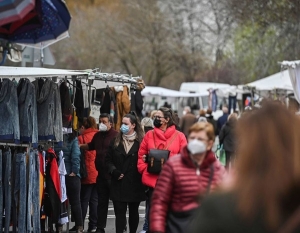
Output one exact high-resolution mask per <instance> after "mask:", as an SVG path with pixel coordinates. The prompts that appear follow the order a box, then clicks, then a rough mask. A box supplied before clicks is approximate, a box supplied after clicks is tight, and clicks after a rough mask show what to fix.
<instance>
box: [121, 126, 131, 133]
mask: <svg viewBox="0 0 300 233" xmlns="http://www.w3.org/2000/svg"><path fill="white" fill-rule="evenodd" d="M120 130H121V132H122V133H123V134H128V132H129V126H128V125H124V124H123V125H122V126H121V128H120Z"/></svg>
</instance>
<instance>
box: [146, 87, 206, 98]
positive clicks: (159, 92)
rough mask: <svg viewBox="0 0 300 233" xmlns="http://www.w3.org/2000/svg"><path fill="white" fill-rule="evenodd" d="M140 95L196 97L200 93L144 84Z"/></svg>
mask: <svg viewBox="0 0 300 233" xmlns="http://www.w3.org/2000/svg"><path fill="white" fill-rule="evenodd" d="M142 96H161V97H197V96H202V94H201V93H186V92H181V91H175V90H171V89H167V88H163V87H151V86H146V87H145V89H144V90H143V91H142Z"/></svg>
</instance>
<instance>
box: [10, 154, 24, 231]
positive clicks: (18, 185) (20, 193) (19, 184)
mask: <svg viewBox="0 0 300 233" xmlns="http://www.w3.org/2000/svg"><path fill="white" fill-rule="evenodd" d="M14 175H15V179H14V180H15V182H14V191H13V195H14V200H15V203H16V207H17V208H18V210H17V215H18V217H17V219H18V232H26V203H27V202H26V196H27V193H26V191H27V190H26V183H27V182H26V155H25V153H18V154H16V155H15V170H14Z"/></svg>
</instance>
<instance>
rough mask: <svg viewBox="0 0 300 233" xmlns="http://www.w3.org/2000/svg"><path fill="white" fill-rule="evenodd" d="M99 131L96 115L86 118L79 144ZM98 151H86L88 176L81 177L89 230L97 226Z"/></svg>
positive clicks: (82, 203) (82, 198) (88, 140)
mask: <svg viewBox="0 0 300 233" xmlns="http://www.w3.org/2000/svg"><path fill="white" fill-rule="evenodd" d="M97 132H99V130H98V129H97V123H96V120H95V118H94V117H91V116H90V117H88V118H84V119H83V122H82V125H81V127H80V129H79V133H80V136H79V137H78V142H79V144H86V143H90V142H91V141H92V139H93V137H94V135H95V134H96V133H97ZM95 160H96V151H95V150H93V151H87V150H86V151H85V164H86V169H87V177H85V178H82V179H81V193H80V199H81V210H82V219H85V216H86V213H87V209H88V207H89V228H88V231H91V232H92V231H93V230H96V228H97V206H98V194H97V185H96V180H97V176H98V171H97V170H96V167H95Z"/></svg>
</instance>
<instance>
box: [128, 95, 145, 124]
mask: <svg viewBox="0 0 300 233" xmlns="http://www.w3.org/2000/svg"><path fill="white" fill-rule="evenodd" d="M130 102H131V103H130V109H131V111H134V112H135V113H136V114H137V116H138V117H139V118H140V120H142V119H143V114H142V111H143V106H144V100H143V97H142V91H140V90H136V91H135V93H134V92H132V93H131V99H130Z"/></svg>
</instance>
